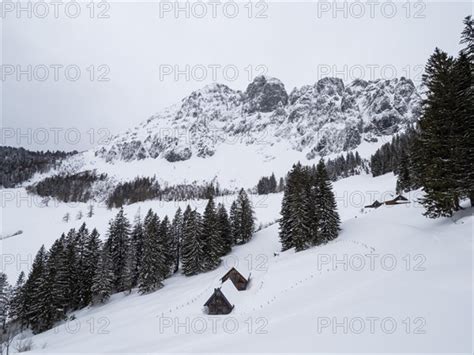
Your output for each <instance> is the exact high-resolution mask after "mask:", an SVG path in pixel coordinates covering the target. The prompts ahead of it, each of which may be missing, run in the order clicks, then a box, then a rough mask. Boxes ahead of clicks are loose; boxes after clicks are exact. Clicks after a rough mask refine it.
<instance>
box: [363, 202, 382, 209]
mask: <svg viewBox="0 0 474 355" xmlns="http://www.w3.org/2000/svg"><path fill="white" fill-rule="evenodd" d="M382 205H383V203H382V202H379V201H377V200H375V201H374V203H372V204H371V205H368V206H364V208H379V207H380V206H382Z"/></svg>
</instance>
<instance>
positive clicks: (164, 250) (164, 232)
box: [159, 216, 175, 277]
mask: <svg viewBox="0 0 474 355" xmlns="http://www.w3.org/2000/svg"><path fill="white" fill-rule="evenodd" d="M159 237H160V238H159V247H160V250H161V251H160V253H161V254H162V255H163V256H164V261H163V266H162V267H163V269H162V273H163V275H164V277H168V276H170V275H171V274H172V273H173V271H174V261H175V260H174V255H173V254H172V252H171V248H172V236H171V224H170V221H169V218H168V216H165V217H164V218H163V220H162V221H161V224H160V231H159Z"/></svg>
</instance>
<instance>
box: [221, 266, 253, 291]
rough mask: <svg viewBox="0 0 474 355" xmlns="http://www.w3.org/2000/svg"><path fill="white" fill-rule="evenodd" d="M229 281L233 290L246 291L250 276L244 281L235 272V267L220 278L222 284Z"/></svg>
mask: <svg viewBox="0 0 474 355" xmlns="http://www.w3.org/2000/svg"><path fill="white" fill-rule="evenodd" d="M229 279H230V280H231V281H232V283H233V284H234V286H235V288H236V289H237V290H239V291H243V290H245V289H247V286H248V283H249V281H250V275H249V277H248V278H247V279H246V278H245V277H244V276H243V275H242V274H241V273H240V272H238V271H237V269H236V268H235V267H233V268H232V269H230V270H229V271H227V273H226V274H225V275H224V276H223V277H222V278H221V281H222V283H224V282H226V281H227V280H229Z"/></svg>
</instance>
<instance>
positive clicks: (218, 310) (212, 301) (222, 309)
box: [204, 287, 234, 315]
mask: <svg viewBox="0 0 474 355" xmlns="http://www.w3.org/2000/svg"><path fill="white" fill-rule="evenodd" d="M204 307H207V314H211V315H218V314H229V313H230V312H232V310H233V309H234V305H233V304H231V303H230V302H229V300H228V299H227V298H226V296H225V295H224V293H223V292H222V290H221V288H220V287H219V288H215V289H214V293H213V294H212V296H211V297H210V298H209V299H208V300H207V302H206V303H205V304H204Z"/></svg>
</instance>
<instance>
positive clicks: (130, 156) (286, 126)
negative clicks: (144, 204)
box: [95, 76, 421, 162]
mask: <svg viewBox="0 0 474 355" xmlns="http://www.w3.org/2000/svg"><path fill="white" fill-rule="evenodd" d="M420 109H421V98H420V95H419V93H418V92H417V90H416V88H415V85H414V84H413V82H412V81H411V80H410V79H406V78H404V77H401V78H399V79H392V80H381V79H379V80H375V81H364V80H355V81H353V82H352V83H350V84H349V85H347V86H346V85H344V83H343V82H342V80H341V79H337V78H323V79H321V80H319V81H318V82H317V83H316V84H314V85H306V86H303V87H301V88H295V89H293V90H292V91H291V93H290V94H288V93H287V91H286V89H285V86H284V84H283V83H282V82H281V81H280V80H278V79H275V78H270V77H266V76H259V77H256V78H255V79H254V81H253V82H252V83H251V84H249V86H248V87H247V89H246V91H245V92H241V91H236V90H233V89H231V88H229V87H228V86H226V85H223V84H211V85H208V86H205V87H204V88H203V89H200V90H198V91H195V92H193V93H191V94H190V95H189V96H187V97H185V98H184V99H182V100H181V102H180V103H179V104H176V105H174V106H172V107H170V108H168V109H166V110H164V111H163V112H161V113H158V114H155V115H153V116H152V117H151V118H149V119H148V120H147V121H145V122H143V123H142V124H140V125H139V126H138V127H135V128H134V129H131V130H129V131H127V132H126V133H124V134H121V135H118V136H115V137H113V138H112V139H111V140H110V142H108V144H106V145H103V146H101V147H98V148H97V150H96V151H95V156H97V157H101V158H103V159H105V160H106V161H107V162H113V161H117V160H121V161H136V160H143V159H146V158H153V159H155V158H164V159H165V160H167V161H169V162H176V161H185V160H189V159H191V158H192V157H193V156H197V157H201V158H206V157H210V156H213V155H214V154H215V153H216V151H217V150H218V149H219V146H222V145H223V144H227V145H234V144H245V145H261V146H263V147H265V146H273V145H274V144H277V143H279V144H281V143H282V142H284V143H287V145H288V147H289V148H290V149H292V150H295V151H297V152H303V153H304V154H305V155H306V158H308V159H312V158H315V157H316V156H323V155H328V154H333V153H340V152H342V151H348V150H352V149H355V148H357V147H358V146H359V145H360V144H361V143H362V142H363V141H367V142H376V141H377V140H378V139H379V138H380V137H381V136H387V135H392V134H394V133H396V132H399V131H400V130H403V129H405V128H406V127H407V126H408V125H409V124H410V123H412V122H414V121H415V120H417V118H418V117H419V114H420Z"/></svg>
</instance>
